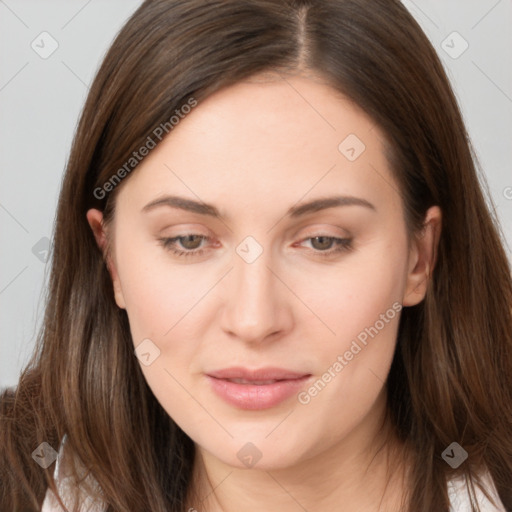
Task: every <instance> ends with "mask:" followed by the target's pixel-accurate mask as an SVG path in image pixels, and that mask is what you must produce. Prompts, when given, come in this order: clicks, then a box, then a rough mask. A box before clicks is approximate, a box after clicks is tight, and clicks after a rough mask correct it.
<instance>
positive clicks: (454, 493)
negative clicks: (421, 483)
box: [41, 436, 507, 512]
mask: <svg viewBox="0 0 512 512" xmlns="http://www.w3.org/2000/svg"><path fill="white" fill-rule="evenodd" d="M65 441H66V436H64V438H63V440H62V443H61V445H60V449H59V454H58V456H57V462H56V466H55V475H54V477H55V481H56V483H57V487H58V489H59V493H61V497H62V499H63V501H64V503H65V504H66V506H67V507H68V508H69V509H70V511H72V510H73V508H74V504H73V502H72V499H71V496H72V495H70V494H68V495H67V496H68V497H67V499H66V489H70V488H71V485H72V484H71V478H72V477H70V476H66V474H65V471H64V470H63V463H62V462H63V453H64V451H63V448H64V444H65ZM88 478H91V477H90V476H89V477H88ZM91 482H92V484H93V485H95V486H96V487H97V486H98V485H97V482H95V481H94V480H91ZM483 483H484V485H485V486H486V489H488V490H489V494H490V495H491V497H492V498H493V500H494V501H495V502H496V504H497V507H498V508H496V507H495V506H493V505H492V503H490V502H489V500H488V499H487V498H486V497H485V495H484V494H483V493H482V492H481V491H480V489H479V488H478V487H476V486H475V487H476V491H477V498H478V503H479V505H480V510H481V512H507V511H506V510H505V507H504V505H503V503H502V502H501V500H500V499H499V497H498V493H497V492H496V488H495V486H494V484H493V483H492V482H491V478H490V475H488V474H486V475H485V476H484V477H483ZM448 496H449V498H450V512H471V504H470V501H469V496H468V493H467V490H466V484H465V481H464V479H463V478H456V479H452V480H450V481H449V482H448ZM80 503H81V507H80V512H105V511H106V509H107V507H106V506H105V505H104V504H103V503H94V502H93V501H92V500H91V498H89V497H88V496H84V495H83V494H82V493H81V494H80ZM41 512H63V509H62V507H60V505H59V503H58V501H57V500H56V498H55V495H54V494H53V492H52V491H51V489H48V490H47V492H46V496H45V499H44V501H43V507H42V509H41Z"/></svg>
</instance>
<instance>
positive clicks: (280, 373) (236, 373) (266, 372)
mask: <svg viewBox="0 0 512 512" xmlns="http://www.w3.org/2000/svg"><path fill="white" fill-rule="evenodd" d="M207 375H209V376H210V377H214V378H216V379H244V380H248V381H264V380H292V379H300V378H301V377H306V376H309V375H310V374H309V373H302V372H295V371H292V370H286V369H283V368H270V367H269V368H259V369H256V370H251V369H249V368H242V367H236V368H224V369H222V370H215V371H213V372H208V374H207Z"/></svg>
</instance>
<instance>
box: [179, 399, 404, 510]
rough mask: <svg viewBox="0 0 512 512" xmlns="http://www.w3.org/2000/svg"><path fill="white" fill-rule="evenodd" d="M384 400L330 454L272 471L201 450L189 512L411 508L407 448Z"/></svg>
mask: <svg viewBox="0 0 512 512" xmlns="http://www.w3.org/2000/svg"><path fill="white" fill-rule="evenodd" d="M385 407H386V403H385V394H384V400H380V407H379V408H378V410H374V411H373V412H372V413H371V414H372V415H373V417H371V418H367V421H365V424H361V425H360V428H358V429H356V430H355V431H354V432H352V433H351V434H350V435H349V436H348V437H347V438H345V439H343V440H341V441H340V442H338V443H337V444H335V445H334V446H332V447H330V448H329V450H325V451H322V452H320V453H317V454H315V455H314V456H312V457H310V458H307V459H304V460H300V461H297V462H296V463H295V464H294V465H293V466H288V467H285V468H283V467H275V468H273V469H272V468H270V469H267V470H261V469H257V468H256V467H254V468H251V469H245V468H244V469H240V468H236V467H233V466H229V465H227V464H224V463H223V462H222V461H220V460H219V459H217V458H215V457H213V456H212V455H211V454H210V453H208V452H206V451H205V450H203V449H202V448H201V447H198V446H196V457H195V461H194V472H193V477H192V482H191V487H190V492H189V498H188V503H187V507H186V508H185V510H186V511H188V512H194V511H196V510H197V511H198V512H203V511H205V510H207V511H208V512H235V511H239V510H244V509H245V510H250V511H251V512H267V511H268V510H273V509H274V510H279V511H280V512H298V511H301V510H302V511H303V510H307V511H308V512H320V511H324V510H338V511H353V510H358V511H361V512H377V511H378V512H397V511H398V510H406V508H403V507H404V506H405V501H404V500H405V495H406V494H405V489H406V483H405V467H406V463H405V449H404V446H403V445H402V444H401V443H400V442H399V441H398V439H397V437H396V435H395V434H394V429H393V428H392V427H391V425H390V422H389V419H388V417H387V415H386V414H385V413H386V410H385Z"/></svg>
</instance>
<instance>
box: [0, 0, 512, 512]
mask: <svg viewBox="0 0 512 512" xmlns="http://www.w3.org/2000/svg"><path fill="white" fill-rule="evenodd" d="M269 70H273V71H277V72H278V73H294V72H297V71H301V70H309V71H314V72H315V73H316V74H318V75H320V76H322V77H323V78H324V79H325V80H326V81H327V82H328V83H329V84H331V85H332V87H333V88H335V89H336V90H338V91H340V92H341V93H342V94H343V95H345V97H348V98H350V99H351V100H352V101H354V102H355V103H356V104H357V105H359V106H360V107H361V108H362V109H363V110H364V111H365V112H367V113H368V114H369V115H370V116H371V117H372V119H373V120H374V122H375V123H376V125H377V126H379V128H380V129H381V130H382V132H383V133H384V134H385V136H386V139H387V142H388V143H389V147H390V151H389V155H388V156H389V159H390V163H391V165H392V169H393V172H394V173H395V175H396V178H397V181H398V183H399V184H400V190H401V194H402V197H403V202H404V207H405V211H406V214H407V225H408V228H409V231H410V233H416V232H418V231H419V230H420V228H421V227H422V221H423V219H424V215H425V212H426V211H427V209H428V208H429V207H430V206H432V205H439V206H440V208H441V210H442V212H443V229H442V234H441V238H440V242H439V249H438V259H437V264H436V266H435V269H434V271H433V274H432V275H431V279H430V281H429V287H428V291H427V295H426V298H425V300H424V301H423V302H422V303H420V304H419V305H417V306H414V307H409V308H405V309H404V310H403V312H402V317H401V320H400V328H399V335H398V345H397V349H396V353H395V357H394V360H393V364H392V367H391V372H390V375H389V379H388V381H387V388H388V409H389V414H390V417H391V418H392V420H393V423H394V425H395V427H396V431H397V433H398V435H399V437H400V439H402V440H403V441H404V443H405V445H406V446H407V447H408V450H409V452H410V453H411V454H412V457H413V461H414V463H413V465H412V467H411V469H410V474H409V475H408V483H409V489H408V493H409V496H410V503H411V505H410V509H409V510H410V512H413V511H414V512H432V511H436V512H447V511H448V507H449V502H448V494H447V488H446V482H447V478H450V477H452V476H454V475H464V476H465V477H466V478H467V479H468V483H469V484H470V485H469V489H470V490H473V483H476V484H478V479H477V474H478V472H479V471H480V470H481V469H482V468H486V469H487V470H488V471H489V472H490V475H491V476H492V478H493V480H494V483H495V485H496V488H497V490H498V492H499V496H500V498H501V500H502V502H503V503H504V505H505V507H506V508H507V510H512V333H511V329H512V280H511V273H510V265H509V262H508V259H507V256H506V253H505V251H504V249H503V245H502V241H501V239H500V236H502V235H501V233H500V231H499V227H498V223H497V221H496V219H495V218H494V217H493V215H492V214H491V213H490V208H489V207H488V205H487V204H486V196H485V195H484V194H483V192H482V183H480V182H479V180H480V177H479V174H478V173H477V170H476V168H475V163H474V159H473V156H472V150H471V146H470V142H469V140H468V135H467V133H466V130H465V128H464V124H463V120H462V116H461V113H460V111H459V108H458V106H457V102H456V99H455V97H454V94H453V92H452V90H451V88H450V85H449V81H448V79H447V77H446V74H445V72H444V70H443V67H442V65H441V63H440V61H439V59H438V57H437V55H436V53H435V50H434V49H433V47H432V45H431V44H430V42H429V41H428V39H427V37H426V36H425V35H424V33H423V32H422V30H421V29H420V27H419V26H418V24H417V23H416V22H415V20H414V19H413V17H412V16H411V15H410V14H409V13H408V12H407V10H406V9H405V8H404V7H403V5H402V4H401V3H400V2H399V1H397V0H302V1H299V0H296V1H294V0H207V1H204V0H151V1H150V0H147V1H145V2H144V3H143V4H142V5H141V6H140V8H139V9H138V10H137V11H136V12H135V13H134V14H133V16H132V17H131V18H130V20H129V21H128V22H127V23H126V25H125V26H124V28H123V29H122V30H121V31H120V33H119V34H118V36H117V38H116V39H115V41H114V43H113V44H112V47H111V48H110V50H109V52H108V54H107V55H106V57H105V59H104V62H103V63H102V66H101V68H100V69H99V72H98V74H97V76H96V78H95V80H94V82H93V84H92V87H91V90H90V93H89V96H88V98H87V101H86V104H85V107H84V110H83V113H82V115H81V119H80V122H79V125H78V128H77V132H76V134H75V138H74V142H73V146H72V150H71V154H70V157H69V162H68V165H67V169H66V173H65V176H64V180H63V184H62V191H61V194H60V200H59V204H58V211H57V217H56V223H55V230H54V243H53V251H52V260H51V265H52V270H51V276H50V282H49V287H48V297H47V303H46V310H45V311H46V313H45V319H44V325H43V328H42V330H41V332H40V334H39V337H38V340H37V348H36V350H35V352H34V354H33V357H32V359H31V361H30V362H29V364H28V365H27V367H26V368H25V369H24V371H23V373H22V375H21V378H20V381H19V384H18V386H17V388H15V389H8V390H5V391H4V392H3V394H2V395H1V397H0V398H1V405H0V413H1V418H0V447H1V450H2V455H1V456H0V478H1V483H0V486H1V488H0V498H1V500H2V501H1V505H0V506H1V508H2V510H9V511H35V510H39V508H40V506H41V502H42V500H43V497H44V494H45V491H46V488H47V487H48V486H51V487H52V489H54V490H55V486H54V485H55V484H54V481H53V479H52V471H53V467H54V466H50V467H49V468H48V469H46V470H43V469H42V468H41V467H40V466H39V465H37V464H36V463H35V462H34V461H33V460H32V458H31V453H32V451H33V450H34V449H35V448H36V447H37V446H38V445H39V444H40V443H41V442H44V441H46V442H48V443H49V444H50V445H51V446H53V447H55V448H57V447H58V445H59V442H60V441H61V440H62V437H63V436H64V434H67V446H68V447H69V448H70V449H71V450H72V452H73V453H74V454H75V455H76V456H77V457H79V459H80V460H81V461H82V462H83V463H84V464H85V466H86V467H87V468H88V469H89V470H90V472H91V474H92V475H93V476H94V478H95V479H96V480H97V482H98V483H99V485H100V487H101V490H102V492H103V499H104V500H105V502H106V503H108V505H109V509H108V510H109V511H113V510H116V511H123V512H128V511H130V512H137V511H147V510H151V511H153V512H168V511H173V512H183V510H184V503H185V498H186V495H187V491H188V489H189V483H190V480H191V474H192V473H191V472H192V466H193V459H194V445H193V443H192V441H191V439H190V438H189V437H188V436H187V435H186V434H185V433H184V432H183V431H182V430H181V429H180V428H179V427H178V426H177V425H176V424H175V423H174V421H173V420H172V418H170V417H169V415H168V414H167V413H166V412H165V411H164V410H163V408H162V407H161V406H160V404H159V403H158V401H157V400H156V398H155V397H154V395H153V394H152V392H151V390H150V389H149V387H148V385H147V384H146V382H145V379H144V377H143V375H142V372H141V370H140V365H139V363H138V361H137V359H136V357H135V355H134V351H133V343H132V340H131V336H130V330H129V324H128V319H127V315H126V312H125V311H124V310H122V309H119V308H118V307H117V306H116V304H115V301H114V296H113V291H112V282H111V278H110V275H109V272H108V269H107V267H106V264H105V261H104V258H103V255H102V253H101V252H100V250H99V249H98V247H97V245H96V242H95V240H94V237H93V235H92V232H91V230H90V228H89V225H88V224H87V221H86V216H85V214H86V212H87V210H88V209H90V208H100V209H101V210H103V211H104V215H105V220H106V222H109V221H110V220H111V219H112V218H113V216H114V215H115V198H116V192H117V191H118V190H119V188H120V187H122V186H123V183H125V182H126V181H127V180H129V179H130V175H129V173H125V174H126V176H125V177H124V178H123V182H121V183H120V184H119V186H117V187H116V188H115V190H113V191H112V192H110V193H109V194H103V193H98V189H102V190H105V189H104V188H103V187H104V185H105V183H107V182H108V181H109V180H111V179H112V176H113V175H114V174H115V173H116V171H117V170H118V169H120V168H122V167H123V166H124V165H126V162H127V161H129V160H130V158H131V157H132V156H133V152H134V151H137V150H138V149H139V148H140V147H142V146H144V145H145V144H147V141H148V137H152V139H154V140H155V142H156V143H158V142H159V139H158V138H156V137H155V132H154V131H155V128H156V127H158V126H160V125H162V124H164V123H168V122H169V119H170V118H171V116H173V114H174V113H175V111H176V110H177V109H178V110H179V109H180V108H181V107H182V106H183V105H185V104H186V103H187V102H189V101H190V99H191V98H194V99H195V101H198V102H199V104H200V103H201V101H202V100H203V99H204V98H206V97H207V96H209V95H210V94H211V93H212V92H214V91H216V90H218V89H220V88H222V87H225V86H228V85H231V84H234V83H236V82H237V81H240V80H242V79H244V78H248V77H250V76H251V75H254V74H255V73H258V72H262V71H269ZM213 129H215V127H213V126H212V130H213ZM169 130H170V129H169ZM171 136H172V133H171ZM133 167H134V168H135V167H136V166H133ZM95 191H96V193H95ZM103 195H104V196H105V197H102V196H103ZM454 441H456V442H458V443H459V444H460V445H461V446H462V447H463V448H464V449H465V450H466V451H467V452H468V454H469V457H468V459H467V460H466V461H465V462H464V463H463V464H462V465H461V466H460V467H459V468H458V469H457V470H454V469H452V468H451V467H450V466H449V465H448V464H447V463H446V462H445V461H444V460H443V458H442V457H441V454H442V452H443V450H444V449H445V448H446V447H447V446H448V445H450V443H452V442H454ZM91 493H92V490H91ZM473 510H478V509H477V508H476V507H475V508H474V509H473Z"/></svg>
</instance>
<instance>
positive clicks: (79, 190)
mask: <svg viewBox="0 0 512 512" xmlns="http://www.w3.org/2000/svg"><path fill="white" fill-rule="evenodd" d="M54 237H55V238H54V251H53V259H52V276H51V282H50V289H49V298H48V304H47V308H46V317H45V324H44V328H43V330H42V332H41V336H40V340H39V345H38V350H37V351H36V353H35V354H34V356H33V360H32V361H31V363H30V364H29V365H28V366H27V368H26V370H25V371H24V373H23V375H22V377H21V379H20V382H19V385H18V386H17V388H16V389H15V390H8V391H6V392H5V393H4V394H3V396H2V400H1V412H2V422H1V428H0V432H1V434H0V435H1V443H2V446H3V447H4V448H5V450H4V455H3V456H2V466H1V469H0V471H1V473H2V474H1V477H2V478H1V482H2V500H3V501H2V509H5V510H13V511H18V510H40V507H41V505H42V510H43V511H44V512H47V511H52V510H61V508H60V506H61V505H62V506H66V507H68V508H69V510H73V509H74V508H75V505H76V506H77V507H78V508H77V509H79V510H98V511H102V510H108V511H114V510H115V511H128V510H129V511H132V512H133V511H147V510H151V511H158V512H164V511H170V510H172V511H176V512H178V511H180V512H182V511H189V512H191V511H194V510H199V511H201V510H208V511H214V512H215V511H220V510H223V511H231V510H239V509H240V508H241V507H242V506H243V507H244V508H246V509H247V510H251V511H253V512H254V511H263V510H269V509H270V507H273V508H277V509H278V510H280V511H285V512H286V511H292V510H293V511H295V510H308V511H311V512H312V511H323V510H340V509H343V510H371V511H377V510H380V511H397V510H403V511H411V512H412V511H414V512H418V511H421V512H431V511H433V510H435V511H449V510H454V511H455V510H460V511H466V510H468V511H469V510H477V511H478V510H480V511H488V512H489V511H496V510H497V511H507V510H512V436H511V428H512V427H511V425H512V377H511V375H512V371H511V370H512V350H511V349H512V335H511V325H512V318H511V311H512V308H511V306H512V282H511V275H510V266H509V262H508V261H507V257H506V254H505V252H504V250H503V246H502V243H501V241H500V236H499V230H498V227H497V224H496V222H495V219H493V217H492V216H491V214H490V212H489V209H488V207H487V205H486V202H485V198H484V196H483V193H482V191H481V188H480V185H479V181H478V176H477V173H476V170H475V164H474V162H473V160H472V155H471V149H470V144H469V141H468V137H467V134H466V131H465V128H464V125H463V121H462V118H461V115H460V112H459V109H458V106H457V103H456V100H455V98H454V95H453V92H452V90H451V89H450V86H449V83H448V80H447V78H446V75H445V73H444V71H443V68H442V66H441V64H440V62H439V60H438V58H437V56H436V54H435V51H434V49H433V48H432V46H431V45H430V43H429V42H428V40H427V38H426V37H425V35H424V34H423V33H422V31H421V29H420V28H419V26H418V25H417V24H416V22H415V21H414V20H413V18H412V17H411V16H410V15H409V14H408V12H407V11H406V9H405V8H404V7H403V6H402V5H401V4H400V2H397V1H389V0H372V1H371V2H370V1H368V0H325V1H314V0H309V1H308V0H304V1H292V0H289V1H286V2H280V1H277V0H273V1H270V0H252V1H249V0H247V1H245V0H244V1H240V0H239V1H231V0H230V1H209V2H203V1H196V0H189V1H170V0H158V1H155V0H153V1H147V2H145V3H144V4H143V5H142V6H141V7H140V8H139V9H138V11H137V12H136V13H135V14H134V15H133V16H132V18H131V19H130V20H129V21H128V23H127V24H126V25H125V27H124V28H123V29H122V31H121V32H120V34H119V35H118V37H117V38H116V40H115V42H114V43H113V45H112V48H111V49H110V51H109V52H108V54H107V56H106V58H105V60H104V62H103V65H102V66H101V69H100V70H99V72H98V75H97V77H96V79H95V81H94V83H93V86H92V87H91V91H90V94H89V97H88V99H87V102H86V105H85V108H84V111H83V114H82V117H81V120H80V124H79V127H78V130H77V133H76V136H75V141H74V144H73V148H72V152H71V155H70V159H69V163H68V168H67V171H66V175H65V179H64V183H63V187H62V192H61V196H60V201H59V206H58V214H57V220H56V227H55V235H54ZM57 451H58V453H59V456H58V458H57V462H56V464H55V466H54V465H53V462H54V461H55V455H56V452H57ZM34 461H36V462H39V464H35V463H34ZM52 468H53V469H52ZM56 484H57V485H58V486H59V489H57V487H56ZM57 494H60V497H59V498H62V500H63V501H61V500H60V499H56V497H55V496H56V495H57ZM43 501H44V503H43Z"/></svg>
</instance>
